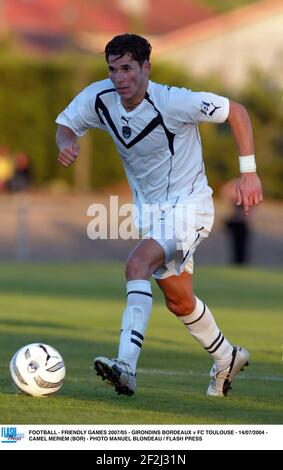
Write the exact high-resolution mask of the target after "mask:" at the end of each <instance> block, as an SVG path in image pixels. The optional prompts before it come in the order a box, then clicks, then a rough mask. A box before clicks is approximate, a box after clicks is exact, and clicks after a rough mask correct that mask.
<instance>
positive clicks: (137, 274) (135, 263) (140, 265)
mask: <svg viewBox="0 0 283 470" xmlns="http://www.w3.org/2000/svg"><path fill="white" fill-rule="evenodd" d="M125 276H126V279H127V280H128V281H130V280H131V279H148V278H149V277H150V274H149V266H148V265H147V264H146V263H145V262H144V261H143V260H142V259H140V257H137V256H132V257H130V258H129V259H128V261H127V263H126V268H125Z"/></svg>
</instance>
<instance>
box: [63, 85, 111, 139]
mask: <svg viewBox="0 0 283 470" xmlns="http://www.w3.org/2000/svg"><path fill="white" fill-rule="evenodd" d="M96 96H97V89H96V86H95V83H94V84H92V85H90V86H88V87H87V88H85V89H84V90H83V91H82V92H81V93H79V94H78V95H77V96H76V97H75V98H74V99H73V101H71V103H70V104H69V105H68V106H67V107H66V108H65V109H64V111H63V112H62V113H60V114H59V115H58V116H57V118H56V123H57V124H61V125H63V126H67V127H69V128H70V129H72V131H73V132H74V133H75V134H76V135H77V136H78V137H82V136H83V135H84V134H85V132H86V131H87V129H90V128H101V127H102V124H101V122H100V120H99V116H98V115H97V113H96V110H95V100H96Z"/></svg>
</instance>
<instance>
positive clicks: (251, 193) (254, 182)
mask: <svg viewBox="0 0 283 470" xmlns="http://www.w3.org/2000/svg"><path fill="white" fill-rule="evenodd" d="M236 196H237V200H236V204H237V206H240V205H241V204H242V205H243V209H244V213H245V215H248V214H249V210H250V209H251V207H253V206H254V205H257V204H259V203H260V202H262V201H263V195H262V189H261V182H260V179H259V177H258V176H257V174H256V173H243V174H242V176H241V178H240V180H239V182H238V184H237V187H236Z"/></svg>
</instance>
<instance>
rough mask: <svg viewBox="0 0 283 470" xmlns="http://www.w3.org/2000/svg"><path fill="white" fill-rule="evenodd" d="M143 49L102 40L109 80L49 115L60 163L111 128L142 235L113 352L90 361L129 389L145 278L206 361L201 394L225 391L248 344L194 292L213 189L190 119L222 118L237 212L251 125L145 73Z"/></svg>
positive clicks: (146, 296) (253, 193) (247, 169)
mask: <svg viewBox="0 0 283 470" xmlns="http://www.w3.org/2000/svg"><path fill="white" fill-rule="evenodd" d="M150 53H151V45H150V44H149V42H148V41H147V40H146V39H144V38H143V37H141V36H138V35H135V34H121V35H119V36H116V37H114V38H113V39H112V40H111V41H110V42H109V43H108V44H107V45H106V47H105V58H106V62H107V64H108V71H109V78H108V79H105V80H102V81H99V82H96V83H93V84H91V85H90V86H88V87H87V88H85V89H84V90H83V91H82V92H81V93H80V94H79V95H78V96H76V97H75V98H74V100H73V101H72V102H71V103H70V104H69V106H67V107H66V109H65V110H64V111H63V112H62V113H61V114H59V116H58V117H57V119H56V122H57V123H58V124H59V127H58V130H57V134H56V140H57V144H58V147H59V150H60V152H59V162H60V163H61V164H62V165H64V166H66V167H67V166H69V165H71V164H72V163H74V162H75V160H76V158H77V157H78V155H79V145H78V143H77V139H78V138H79V137H81V136H82V135H83V134H84V133H85V131H86V130H87V129H89V128H96V127H97V128H100V129H104V130H105V131H107V132H108V133H109V134H110V135H111V137H112V139H113V140H114V142H115V144H116V147H117V150H118V153H119V155H120V157H121V159H122V162H123V166H124V169H125V172H126V175H127V178H128V182H129V185H130V187H131V189H132V192H133V199H134V203H135V206H136V207H137V208H138V217H137V220H138V222H137V224H138V229H139V231H140V233H141V234H142V237H141V240H140V241H139V242H138V243H137V245H136V246H135V248H134V249H133V250H132V252H131V253H130V255H129V257H128V260H127V263H126V269H125V275H126V280H127V286H126V287H127V305H126V308H125V310H124V312H123V317H122V329H121V336H120V344H119V352H118V356H117V359H109V358H107V357H97V358H96V359H95V360H94V367H95V370H96V372H97V374H98V375H100V376H101V377H102V378H103V379H107V380H108V381H109V382H110V383H111V384H112V385H114V387H115V390H116V392H117V393H118V394H125V395H132V394H133V393H135V390H136V367H137V362H138V358H139V355H140V351H141V347H142V344H143V340H144V335H145V331H146V328H147V324H148V320H149V317H150V313H151V309H152V292H151V284H150V279H151V277H152V276H153V277H154V279H155V280H156V282H157V284H158V286H159V287H160V289H161V290H162V292H163V294H164V297H165V301H166V305H167V307H168V309H169V310H170V311H171V312H173V313H174V314H175V315H176V317H177V318H178V319H179V320H180V321H181V322H182V323H183V324H184V326H185V328H187V329H188V331H189V332H190V333H191V335H192V336H193V337H194V338H195V339H196V340H197V341H198V342H199V343H200V345H201V346H202V347H203V348H204V349H205V350H206V351H207V353H208V354H210V355H211V357H212V359H213V362H214V365H213V367H212V369H211V372H210V383H209V386H208V389H207V394H208V395H210V396H213V397H223V396H226V395H227V393H228V390H229V389H230V384H231V381H232V379H233V378H234V377H235V376H236V375H237V374H238V373H239V371H240V370H241V369H243V367H244V366H245V365H247V364H248V358H249V352H248V351H247V350H246V349H244V348H242V347H239V346H234V345H233V344H231V343H230V342H229V341H228V339H227V338H226V337H225V336H224V334H223V333H222V331H221V330H220V329H219V327H218V326H217V324H216V322H215V320H214V317H213V315H212V313H211V311H210V309H209V308H208V306H207V305H206V304H205V303H204V302H203V301H202V300H200V299H198V298H197V297H196V296H195V295H194V294H193V287H192V275H193V253H194V251H195V249H196V247H197V245H198V244H199V243H200V241H201V240H202V239H203V238H205V237H207V236H208V235H209V232H210V231H211V228H212V224H213V202H212V190H211V188H210V187H209V186H208V183H207V179H206V175H205V170H204V164H203V159H202V147H201V140H200V135H199V131H198V127H197V124H198V122H211V123H222V122H225V121H227V122H228V123H229V125H230V127H231V130H232V134H233V136H234V138H235V141H236V144H237V147H238V151H239V155H240V157H239V164H240V173H241V177H240V179H239V183H238V186H237V189H236V191H237V204H238V205H241V204H242V205H243V210H244V212H245V214H248V213H249V210H250V208H251V207H252V206H253V205H255V204H258V203H259V202H261V201H262V199H263V197H262V190H261V183H260V180H259V178H258V176H257V173H256V163H255V157H254V147H253V134H252V127H251V123H250V119H249V116H248V113H247V111H246V109H245V108H244V107H243V106H242V105H241V104H238V103H236V102H233V101H229V99H227V98H225V97H222V96H218V95H215V94H213V93H207V92H193V91H191V90H189V89H184V88H176V87H169V86H166V85H162V84H159V83H154V82H152V81H150V80H149V74H150V69H151V64H150ZM148 207H150V210H148Z"/></svg>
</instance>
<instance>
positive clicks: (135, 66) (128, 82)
mask: <svg viewBox="0 0 283 470" xmlns="http://www.w3.org/2000/svg"><path fill="white" fill-rule="evenodd" d="M108 69H109V78H110V79H111V80H112V82H113V84H114V86H115V88H116V90H117V92H118V93H119V95H120V97H121V100H122V103H125V104H127V103H128V104H131V103H133V104H135V101H137V102H138V101H140V100H142V99H143V97H144V95H145V93H146V90H147V85H148V75H149V72H150V63H149V62H148V61H145V62H144V63H143V65H142V66H140V64H139V63H138V62H137V61H136V60H133V59H132V57H131V55H130V54H125V55H124V56H123V57H119V56H117V55H112V54H110V55H109V58H108Z"/></svg>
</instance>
